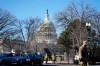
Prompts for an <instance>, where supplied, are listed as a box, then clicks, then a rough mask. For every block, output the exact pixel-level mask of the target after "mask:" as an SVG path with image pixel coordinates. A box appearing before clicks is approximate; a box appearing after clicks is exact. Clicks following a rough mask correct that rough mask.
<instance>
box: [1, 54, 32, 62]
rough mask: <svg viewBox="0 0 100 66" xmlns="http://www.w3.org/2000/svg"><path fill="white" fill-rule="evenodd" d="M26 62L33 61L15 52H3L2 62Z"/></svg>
mask: <svg viewBox="0 0 100 66" xmlns="http://www.w3.org/2000/svg"><path fill="white" fill-rule="evenodd" d="M24 63H31V62H30V58H27V57H25V56H20V55H19V54H13V53H10V54H6V53H5V54H3V57H2V58H1V60H0V64H24Z"/></svg>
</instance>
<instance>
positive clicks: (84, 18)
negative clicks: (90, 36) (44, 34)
mask: <svg viewBox="0 0 100 66" xmlns="http://www.w3.org/2000/svg"><path fill="white" fill-rule="evenodd" d="M94 14H95V10H94V9H93V8H92V7H90V6H89V5H88V4H85V3H84V2H81V3H79V4H78V3H77V4H75V3H71V4H70V5H68V7H67V8H65V9H64V10H63V11H61V12H58V13H57V14H56V16H55V18H56V20H57V22H58V25H60V26H62V27H64V28H67V27H68V26H69V24H70V23H71V22H73V21H74V20H76V19H78V20H79V22H80V23H79V24H78V28H77V30H73V31H72V32H71V35H72V37H71V38H75V39H76V41H77V45H78V46H80V45H81V43H82V40H84V38H86V27H85V23H86V22H91V19H92V18H93V15H94ZM83 24H84V25H83ZM82 26H83V27H82Z"/></svg>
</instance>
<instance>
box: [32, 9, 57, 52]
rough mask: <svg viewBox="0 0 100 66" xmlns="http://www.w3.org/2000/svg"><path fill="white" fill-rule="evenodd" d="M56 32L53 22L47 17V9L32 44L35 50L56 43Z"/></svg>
mask: <svg viewBox="0 0 100 66" xmlns="http://www.w3.org/2000/svg"><path fill="white" fill-rule="evenodd" d="M56 40H57V34H56V29H55V27H54V24H53V23H52V21H50V19H49V14H48V10H47V12H46V15H45V19H44V20H43V22H42V24H41V25H40V27H39V29H38V30H37V32H36V41H37V42H36V44H34V47H35V50H37V51H40V50H43V48H47V47H49V46H53V45H56Z"/></svg>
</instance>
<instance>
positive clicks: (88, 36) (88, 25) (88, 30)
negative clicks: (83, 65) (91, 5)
mask: <svg viewBox="0 0 100 66" xmlns="http://www.w3.org/2000/svg"><path fill="white" fill-rule="evenodd" d="M86 28H87V53H86V57H87V66H89V63H88V62H89V56H88V54H90V44H91V43H90V42H91V23H90V22H86Z"/></svg>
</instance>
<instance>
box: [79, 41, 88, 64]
mask: <svg viewBox="0 0 100 66" xmlns="http://www.w3.org/2000/svg"><path fill="white" fill-rule="evenodd" d="M88 59H89V55H88V49H87V45H86V41H83V44H82V46H81V47H80V48H79V64H81V66H85V65H86V66H88V65H89V63H88Z"/></svg>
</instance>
